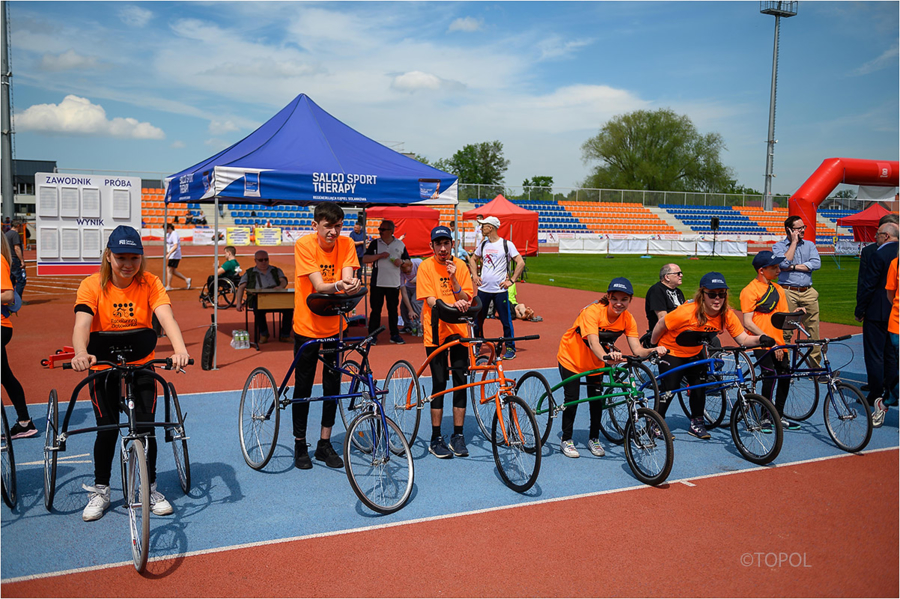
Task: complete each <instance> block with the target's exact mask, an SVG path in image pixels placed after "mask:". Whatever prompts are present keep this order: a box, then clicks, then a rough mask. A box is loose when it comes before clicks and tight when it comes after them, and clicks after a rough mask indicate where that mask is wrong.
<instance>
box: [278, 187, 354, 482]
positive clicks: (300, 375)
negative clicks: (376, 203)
mask: <svg viewBox="0 0 900 599" xmlns="http://www.w3.org/2000/svg"><path fill="white" fill-rule="evenodd" d="M343 226H344V211H343V210H342V209H341V207H340V206H338V205H337V204H335V203H333V202H323V203H321V204H319V205H317V206H316V210H315V212H314V213H313V231H314V233H310V234H309V235H305V236H303V237H301V238H299V239H298V240H297V241H296V242H295V243H294V270H295V273H296V274H295V275H294V276H295V277H296V281H295V285H294V355H296V354H297V352H299V351H301V348H302V347H303V344H304V343H306V342H307V341H311V340H314V339H324V338H327V337H336V336H337V335H338V333H339V332H340V328H341V317H340V316H318V315H316V314H313V313H312V312H311V311H310V309H309V306H307V305H306V298H307V297H309V295H310V294H311V293H355V292H356V291H359V288H360V281H359V279H357V278H356V277H354V276H353V273H354V271H356V269H358V268H359V260H358V259H357V257H356V246H355V244H354V243H353V240H351V239H350V238H349V237H343V236H341V229H342V228H343ZM320 347H321V348H323V349H324V348H334V347H337V342H336V341H329V342H326V343H320V344H316V343H310V344H309V345H307V346H306V347H305V348H303V351H302V353H301V354H300V357H299V358H298V359H297V366H296V370H295V371H294V399H298V398H301V397H309V396H310V395H311V394H312V388H313V382H314V381H315V377H316V365H317V362H318V359H319V348H320ZM324 360H325V361H326V363H328V364H330V365H331V366H332V367H334V366H336V365H337V354H335V353H332V354H326V355H325V356H324ZM340 389H341V374H340V372H338V371H336V370H332V369H330V368H323V369H322V390H323V394H324V395H338V394H339V393H340ZM291 410H292V417H293V428H294V466H295V467H296V468H300V469H301V470H309V469H310V468H312V460H310V459H309V450H308V449H307V445H306V423H307V420H308V418H309V402H308V401H301V402H295V403H294V404H292V406H291ZM336 414H337V402H336V401H335V400H333V399H331V400H325V401H324V402H322V432H321V435H320V437H319V444H318V445H317V446H316V453H315V458H316V459H317V460H319V461H322V462H325V465H326V466H328V467H329V468H343V467H344V461H343V460H342V459H341V458H340V456H338V454H337V452H336V451H335V450H334V447H332V446H331V427H333V426H334V418H335V415H336Z"/></svg>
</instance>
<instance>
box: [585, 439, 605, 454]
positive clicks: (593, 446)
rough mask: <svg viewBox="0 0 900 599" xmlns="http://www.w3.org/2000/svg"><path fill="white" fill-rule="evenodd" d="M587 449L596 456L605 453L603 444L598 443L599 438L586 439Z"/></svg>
mask: <svg viewBox="0 0 900 599" xmlns="http://www.w3.org/2000/svg"><path fill="white" fill-rule="evenodd" d="M588 449H590V450H591V453H592V454H594V455H595V456H597V457H598V458H602V457H603V456H605V455H606V450H605V449H603V446H602V445H600V439H589V440H588Z"/></svg>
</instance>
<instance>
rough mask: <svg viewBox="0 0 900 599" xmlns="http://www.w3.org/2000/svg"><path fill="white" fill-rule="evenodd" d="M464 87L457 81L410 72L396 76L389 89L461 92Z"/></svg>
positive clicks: (411, 91)
mask: <svg viewBox="0 0 900 599" xmlns="http://www.w3.org/2000/svg"><path fill="white" fill-rule="evenodd" d="M465 87H466V86H465V85H463V84H462V83H460V82H459V81H449V80H446V79H441V78H440V77H438V76H437V75H432V74H431V73H423V72H422V71H410V72H409V73H403V74H402V75H397V76H396V77H394V78H393V79H392V80H391V88H393V89H395V90H397V91H401V92H409V93H415V92H417V91H422V90H429V91H437V90H441V89H443V90H448V91H449V90H462V89H465Z"/></svg>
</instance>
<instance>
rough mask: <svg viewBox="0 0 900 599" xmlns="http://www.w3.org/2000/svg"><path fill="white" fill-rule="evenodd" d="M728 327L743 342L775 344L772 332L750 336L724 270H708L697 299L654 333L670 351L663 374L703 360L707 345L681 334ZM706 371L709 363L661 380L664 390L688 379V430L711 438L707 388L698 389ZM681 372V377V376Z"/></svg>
mask: <svg viewBox="0 0 900 599" xmlns="http://www.w3.org/2000/svg"><path fill="white" fill-rule="evenodd" d="M723 330H727V331H728V332H729V334H731V336H732V337H734V340H735V341H737V342H738V343H740V344H741V345H765V346H768V347H771V346H773V345H775V340H774V339H773V338H772V337H769V336H768V335H760V336H754V335H748V334H747V332H746V331H745V330H744V327H743V326H742V325H741V321H740V320H739V319H738V317H737V316H736V315H735V314H734V312H733V311H732V310H731V309H730V308H729V307H728V285H727V284H726V283H725V277H724V276H723V275H722V273H718V272H708V273H706V274H705V275H703V278H701V279H700V289H698V290H697V293H696V295H694V300H693V301H692V302H688V303H685V304H681V305H680V306H678V307H677V308H675V309H674V310H672V311H671V312H669V313H668V314H666V316H665V318H661V319H660V320H659V322H657V323H656V326H655V327H653V332H652V333H651V335H650V343H651V344H652V345H657V344H659V345H661V346H663V347H665V348H667V349H668V350H669V355H668V356H667V357H666V359H665V360H660V361H659V374H660V375H663V374H664V373H666V372H668V371H670V370H673V369H674V368H677V367H679V366H683V365H685V364H690V363H691V362H696V361H697V360H702V359H703V348H702V346H701V347H692V346H682V345H680V344H679V343H678V339H677V338H678V335H679V334H681V333H684V332H686V331H693V332H701V333H712V334H716V335H718V334H719V333H721V332H722V331H723ZM704 372H706V365H705V364H700V365H697V366H694V367H693V368H686V369H684V370H680V371H679V372H678V373H677V374H676V375H675V376H663V377H662V378H661V379H660V382H661V384H660V388H659V390H660V393H662V392H665V391H672V390H675V389H679V388H680V387H681V386H682V385H681V380H682V378H686V379H687V381H688V385H689V386H690V387H691V391H690V402H691V414H690V419H691V425H690V428H688V433H690V434H691V435H693V436H695V437H697V438H700V439H709V438H710V435H709V433H708V432H707V430H706V426H704V424H703V406H704V404H705V403H706V391H705V390H704V389H703V388H697V387H696V385H699V384H701V381H700V378H701V376H702V375H703V373H704ZM678 374H680V375H681V376H678ZM668 408H669V401H668V400H663V399H662V398H660V402H659V413H660V415H661V416H663V417H665V415H666V410H667V409H668Z"/></svg>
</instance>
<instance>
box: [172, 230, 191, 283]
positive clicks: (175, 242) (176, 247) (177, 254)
mask: <svg viewBox="0 0 900 599" xmlns="http://www.w3.org/2000/svg"><path fill="white" fill-rule="evenodd" d="M175 222H176V223H177V222H178V217H177V216H176V217H175ZM166 260H167V262H166V274H167V275H168V277H167V278H166V291H171V290H172V277H178V278H179V279H182V280H183V281H184V282H185V284H186V285H187V286H186V289H190V288H191V280H190V279H189V278H188V277H186V276H184V275H183V274H181V273H180V272H178V264H179V263H180V262H181V237H179V236H178V231H176V230H175V225H173V224H172V223H169V224H168V225H166Z"/></svg>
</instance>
